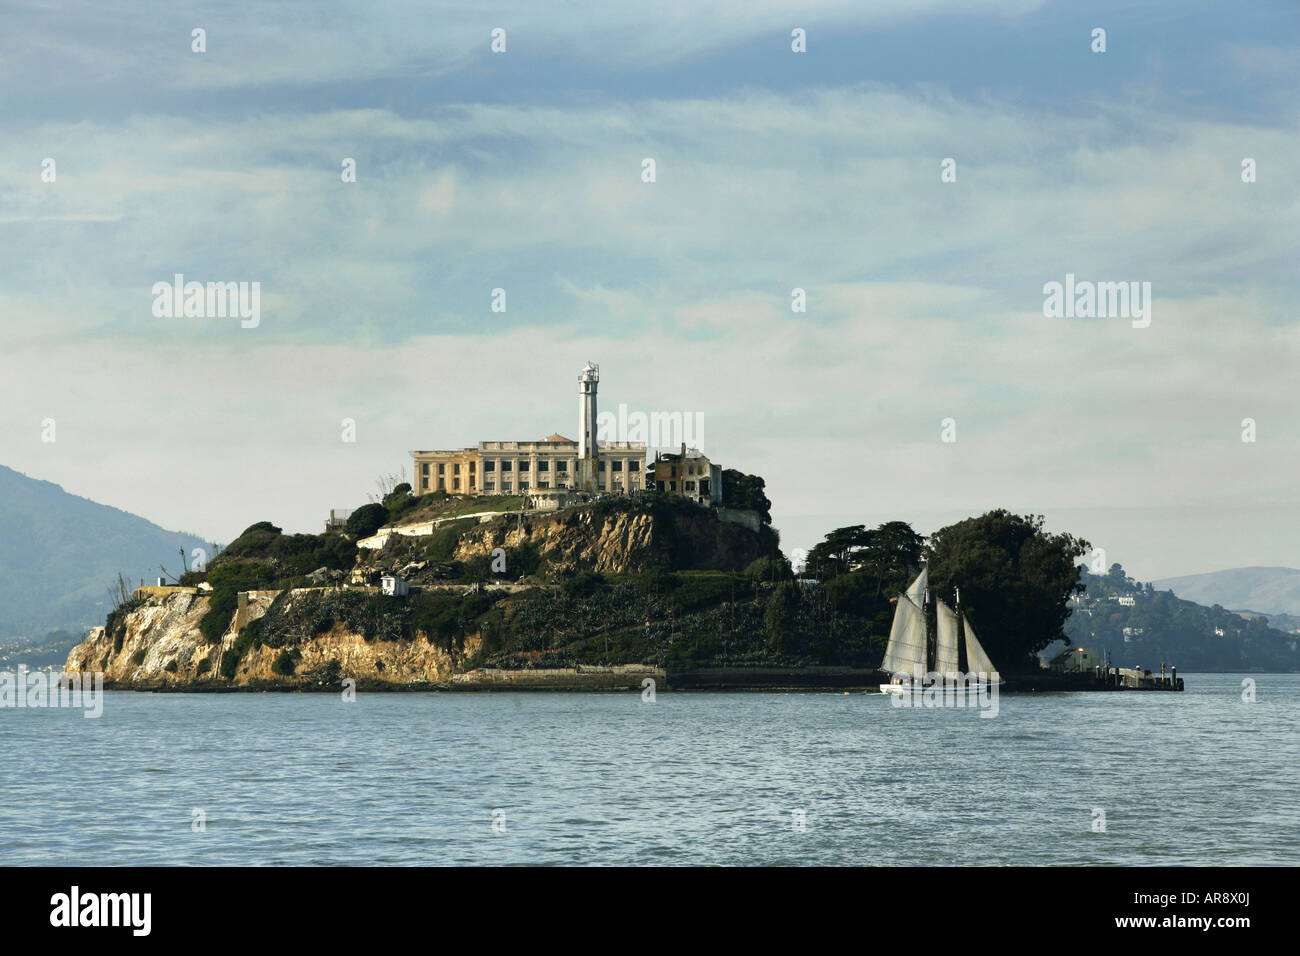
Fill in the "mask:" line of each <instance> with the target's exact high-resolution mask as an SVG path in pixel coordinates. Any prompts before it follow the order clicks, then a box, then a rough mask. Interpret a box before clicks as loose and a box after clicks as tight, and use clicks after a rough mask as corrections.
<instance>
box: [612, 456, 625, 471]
mask: <svg viewBox="0 0 1300 956" xmlns="http://www.w3.org/2000/svg"><path fill="white" fill-rule="evenodd" d="M613 467H614V470H615V471H622V470H623V460H622V459H621V458H619V459H615V461H614V462H613Z"/></svg>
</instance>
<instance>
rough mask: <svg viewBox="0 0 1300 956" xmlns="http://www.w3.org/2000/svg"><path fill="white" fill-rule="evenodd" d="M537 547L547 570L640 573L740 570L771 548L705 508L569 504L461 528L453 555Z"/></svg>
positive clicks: (762, 539)
mask: <svg viewBox="0 0 1300 956" xmlns="http://www.w3.org/2000/svg"><path fill="white" fill-rule="evenodd" d="M523 547H530V548H533V549H535V551H536V553H537V555H538V557H540V558H541V559H542V560H543V561H544V562H545V564H546V566H547V567H548V568H549V569H550V571H551V572H552V573H555V574H559V575H564V574H567V573H573V572H577V571H598V572H601V573H618V574H641V573H644V572H646V571H649V570H651V569H652V568H655V567H668V568H672V569H673V570H677V571H731V570H742V569H743V568H745V567H746V566H747V565H749V564H750V563H751V562H753V561H755V560H757V559H758V558H760V557H762V556H763V555H764V554H766V553H768V552H769V550H770V546H769V544H768V542H767V540H766V539H765V537H764V536H763V535H761V534H757V533H755V532H753V531H751V530H750V529H749V528H747V527H744V526H743V525H739V524H730V523H727V522H724V521H720V520H719V519H718V518H717V516H716V515H715V514H714V513H713V512H711V511H708V510H706V509H703V508H694V507H691V508H689V509H671V508H663V509H661V510H652V509H644V510H640V509H631V508H620V509H609V510H602V509H600V508H599V507H591V508H573V509H566V510H564V511H559V512H555V513H552V514H546V513H541V514H536V515H530V516H528V517H527V518H524V519H523V520H522V521H518V520H513V519H511V518H509V517H507V518H501V519H496V520H494V521H492V522H490V523H488V524H481V525H479V526H478V527H476V528H472V529H470V530H469V531H467V532H465V533H464V534H462V536H461V538H460V541H459V543H458V544H457V546H456V551H455V554H454V557H455V558H456V560H459V561H466V560H469V559H471V558H474V557H480V556H485V555H490V554H491V553H492V551H493V549H495V548H504V549H506V550H508V551H509V550H515V549H519V548H523Z"/></svg>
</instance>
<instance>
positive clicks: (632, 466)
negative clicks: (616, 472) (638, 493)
mask: <svg viewBox="0 0 1300 956" xmlns="http://www.w3.org/2000/svg"><path fill="white" fill-rule="evenodd" d="M627 470H628V471H640V470H641V462H639V461H629V462H628V463H627Z"/></svg>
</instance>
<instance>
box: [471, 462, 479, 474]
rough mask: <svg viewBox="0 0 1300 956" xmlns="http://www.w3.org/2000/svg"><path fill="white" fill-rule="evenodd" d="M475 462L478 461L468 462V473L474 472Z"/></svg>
mask: <svg viewBox="0 0 1300 956" xmlns="http://www.w3.org/2000/svg"><path fill="white" fill-rule="evenodd" d="M477 464H478V462H476V461H471V462H470V463H469V473H470V474H471V475H472V474H474V466H475V465H477Z"/></svg>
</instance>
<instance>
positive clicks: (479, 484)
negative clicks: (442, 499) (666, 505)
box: [411, 362, 646, 495]
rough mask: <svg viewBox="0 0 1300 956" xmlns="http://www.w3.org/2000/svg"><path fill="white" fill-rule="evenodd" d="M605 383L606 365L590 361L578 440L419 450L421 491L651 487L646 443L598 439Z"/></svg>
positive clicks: (581, 392)
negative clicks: (602, 380) (603, 371)
mask: <svg viewBox="0 0 1300 956" xmlns="http://www.w3.org/2000/svg"><path fill="white" fill-rule="evenodd" d="M599 382H600V366H598V365H595V364H593V363H591V362H588V363H587V365H586V367H585V368H583V370H582V372H581V374H580V375H579V376H578V435H579V436H580V437H579V438H578V440H576V441H575V440H574V439H572V438H566V437H564V436H563V435H551V436H550V437H548V438H544V439H542V440H541V441H481V442H479V443H478V445H477V446H475V447H472V448H460V449H455V450H451V451H415V452H412V453H411V457H412V459H413V461H414V468H415V474H414V480H413V481H412V482H411V485H412V488H413V489H414V492H415V494H417V495H423V494H428V493H429V492H432V491H445V492H447V493H448V494H453V495H517V494H536V493H538V492H542V491H587V492H592V493H599V492H604V493H607V494H620V493H624V494H625V493H630V492H633V491H641V490H643V489H645V487H646V479H645V461H646V446H645V443H644V442H627V441H600V440H598V439H597V437H596V389H597V387H598V384H599Z"/></svg>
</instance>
